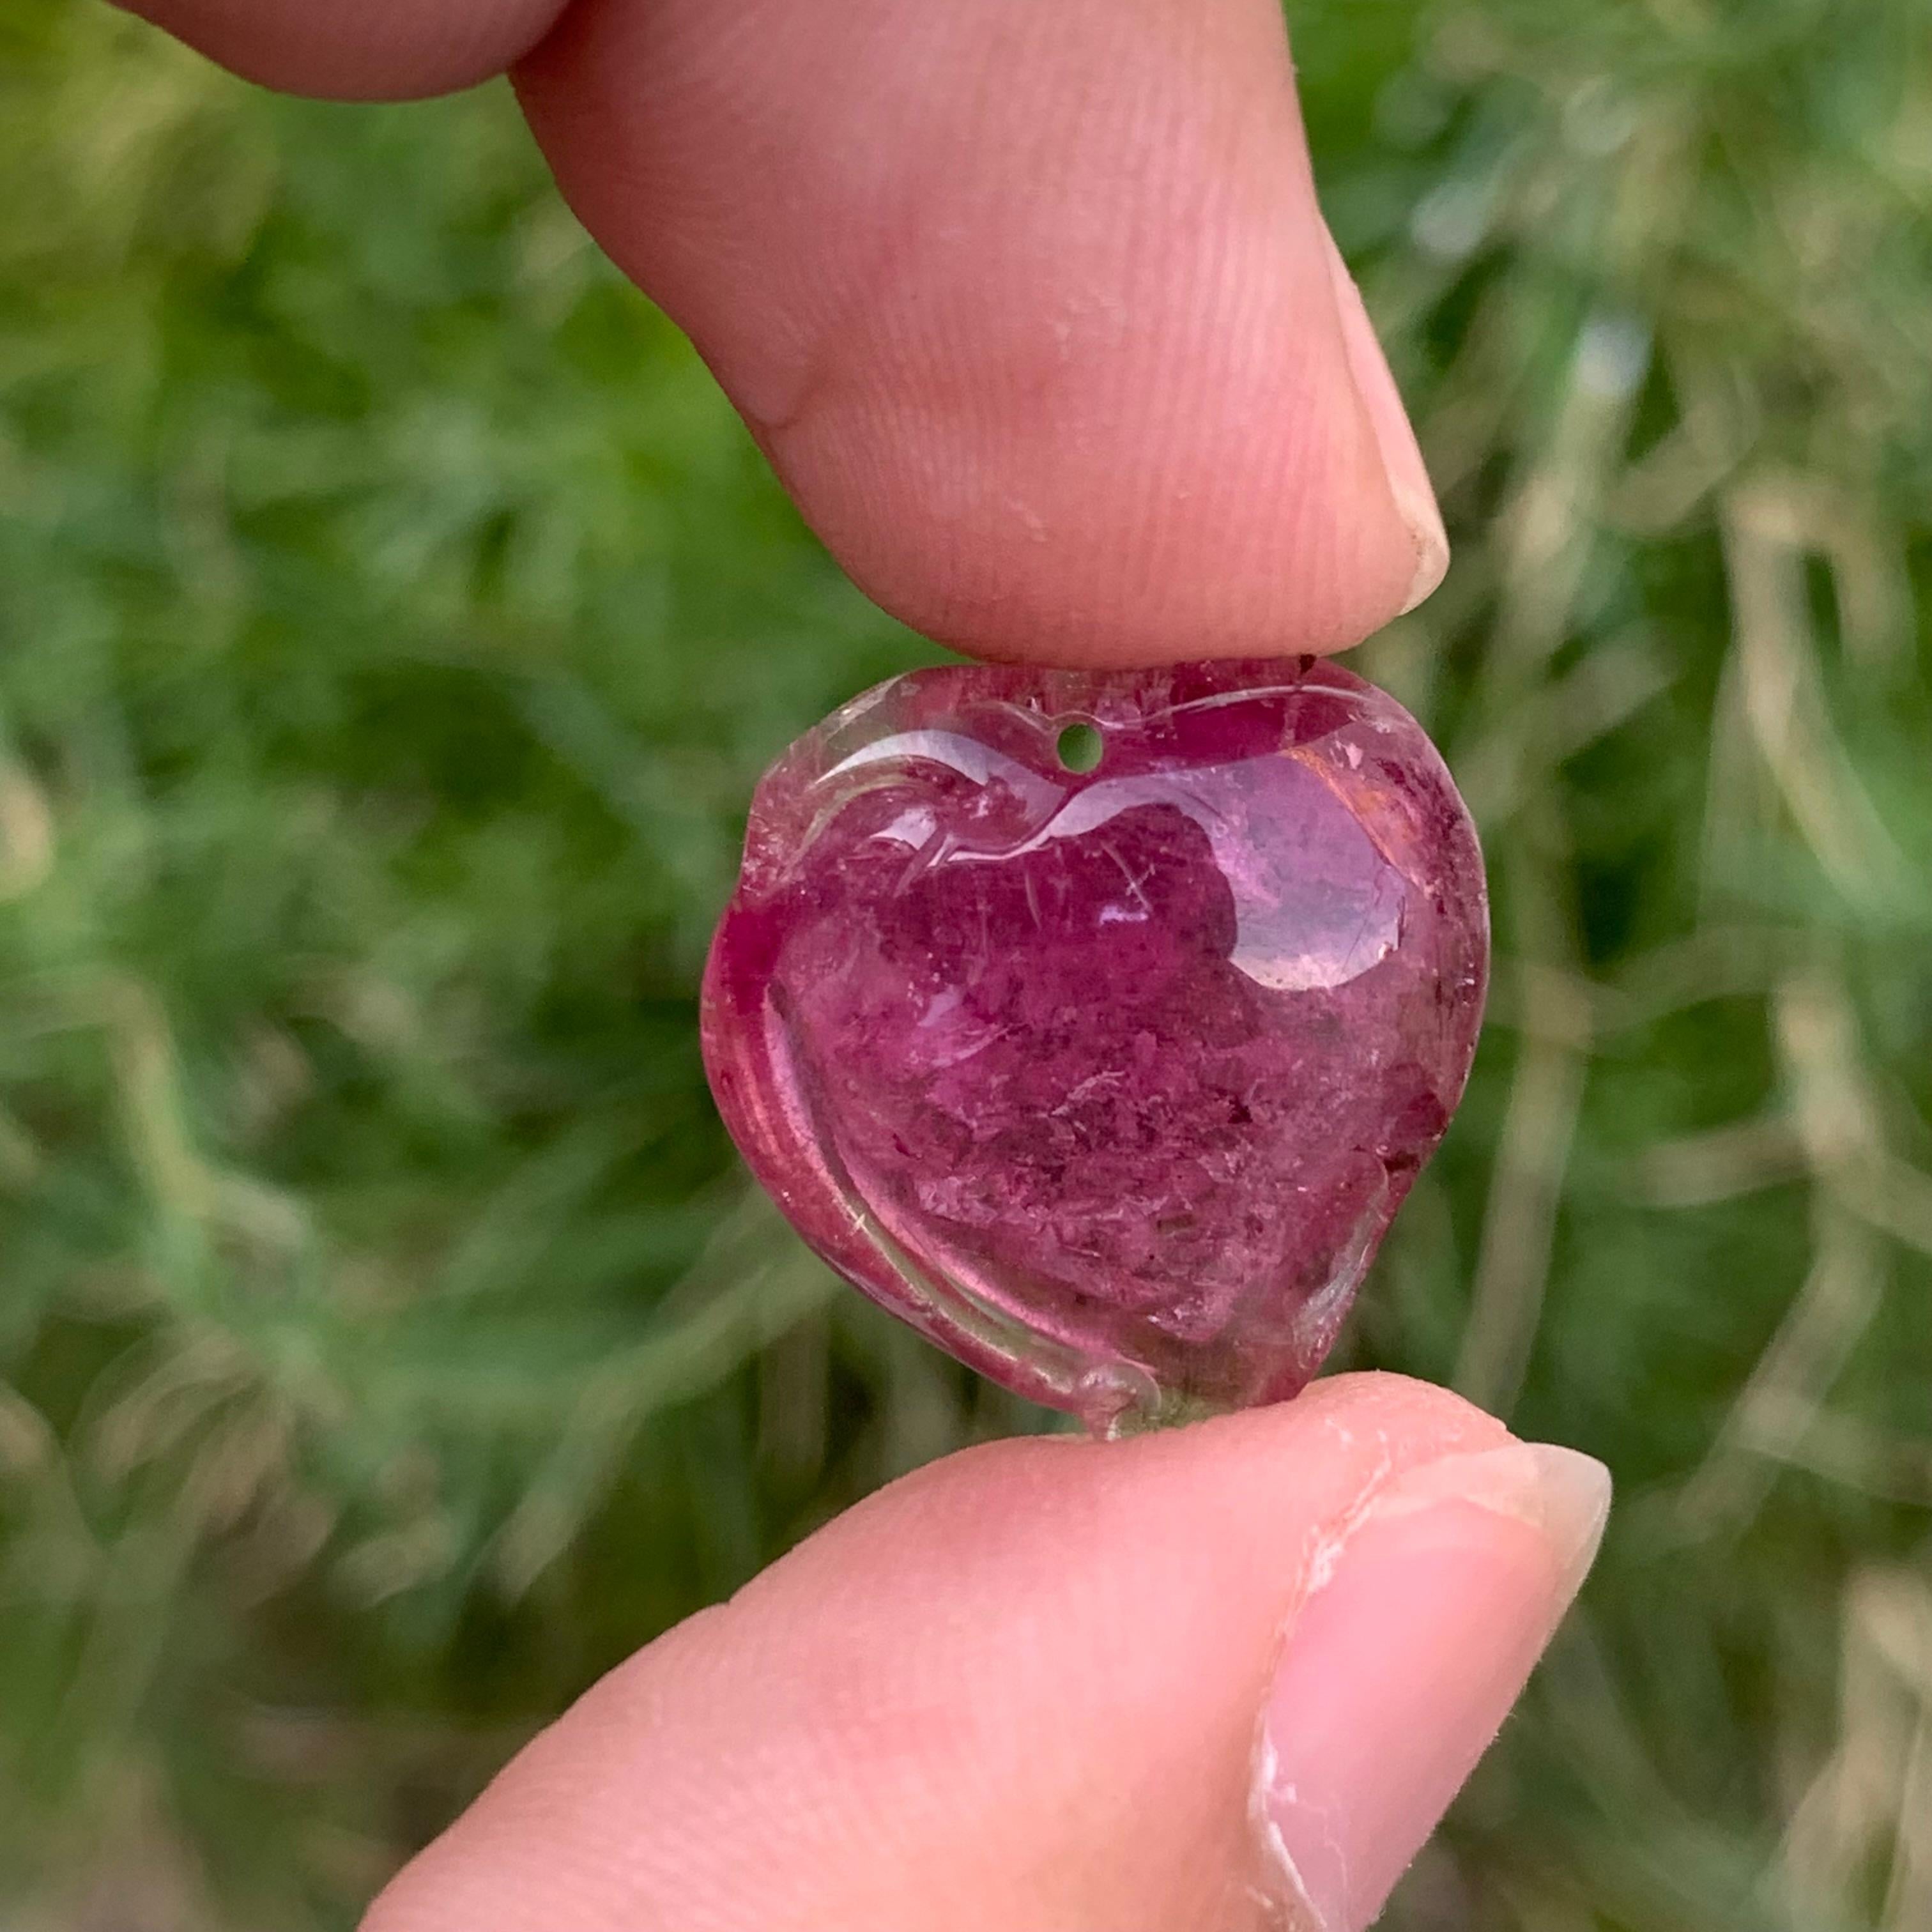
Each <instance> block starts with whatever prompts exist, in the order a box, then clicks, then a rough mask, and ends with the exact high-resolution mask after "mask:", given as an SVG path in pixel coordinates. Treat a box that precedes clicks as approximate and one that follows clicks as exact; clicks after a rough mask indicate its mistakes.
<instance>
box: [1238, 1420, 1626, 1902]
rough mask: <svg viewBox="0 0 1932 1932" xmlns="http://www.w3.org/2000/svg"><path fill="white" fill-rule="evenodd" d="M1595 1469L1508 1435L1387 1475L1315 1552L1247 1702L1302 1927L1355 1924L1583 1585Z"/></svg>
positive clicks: (1604, 1492)
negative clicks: (1269, 1668)
mask: <svg viewBox="0 0 1932 1932" xmlns="http://www.w3.org/2000/svg"><path fill="white" fill-rule="evenodd" d="M1609 1509H1610V1472H1609V1471H1608V1470H1607V1469H1605V1468H1604V1466H1603V1465H1602V1464H1601V1463H1598V1462H1597V1461H1595V1460H1593V1459H1592V1458H1591V1457H1588V1456H1583V1455H1580V1454H1577V1451H1574V1450H1572V1449H1559V1448H1552V1447H1550V1446H1549V1445H1544V1444H1541V1443H1526V1442H1517V1443H1511V1444H1510V1445H1508V1446H1507V1447H1505V1448H1500V1449H1492V1450H1487V1451H1483V1452H1481V1453H1480V1454H1473V1455H1460V1456H1449V1457H1443V1458H1442V1460H1439V1461H1437V1462H1434V1463H1427V1464H1424V1466H1421V1468H1419V1469H1413V1470H1411V1471H1410V1472H1408V1473H1407V1474H1406V1475H1404V1476H1403V1477H1400V1478H1398V1479H1397V1481H1394V1482H1393V1483H1391V1484H1390V1485H1389V1486H1388V1487H1387V1488H1386V1489H1385V1490H1382V1491H1380V1492H1379V1493H1378V1494H1377V1495H1376V1497H1375V1499H1373V1502H1371V1503H1370V1505H1369V1506H1368V1507H1367V1508H1366V1509H1365V1510H1364V1511H1363V1512H1362V1514H1361V1515H1360V1516H1359V1517H1357V1518H1356V1519H1355V1520H1354V1521H1352V1523H1349V1525H1348V1526H1346V1528H1345V1529H1343V1530H1342V1531H1341V1532H1339V1533H1338V1534H1337V1537H1336V1538H1335V1539H1334V1541H1331V1543H1330V1544H1328V1546H1327V1547H1325V1549H1324V1550H1322V1551H1321V1552H1319V1553H1318V1556H1317V1559H1316V1562H1315V1565H1314V1566H1313V1573H1312V1574H1311V1577H1310V1590H1309V1594H1308V1595H1307V1596H1306V1597H1305V1598H1304V1600H1303V1601H1302V1604H1301V1607H1300V1609H1299V1610H1298V1611H1297V1612H1296V1613H1295V1619H1294V1622H1293V1623H1292V1625H1291V1626H1290V1628H1289V1634H1288V1639H1287V1643H1286V1647H1285V1648H1284V1649H1283V1653H1282V1658H1281V1661H1280V1665H1279V1667H1277V1670H1276V1673H1275V1677H1274V1683H1273V1685H1271V1687H1270V1689H1269V1692H1268V1703H1267V1705H1266V1707H1265V1710H1264V1711H1263V1713H1262V1726H1261V1739H1260V1746H1259V1751H1258V1753H1257V1762H1256V1783H1255V1793H1254V1811H1255V1818H1256V1825H1257V1826H1258V1827H1259V1830H1260V1833H1261V1836H1262V1849H1263V1855H1264V1858H1265V1861H1266V1862H1267V1864H1268V1866H1269V1867H1270V1875H1271V1877H1272V1879H1274V1882H1275V1884H1276V1886H1277V1890H1278V1891H1280V1892H1281V1894H1283V1897H1284V1900H1285V1901H1286V1903H1287V1905H1288V1906H1289V1909H1290V1911H1291V1912H1292V1913H1298V1915H1299V1916H1298V1917H1296V1918H1293V1919H1292V1921H1291V1922H1292V1923H1294V1924H1296V1925H1297V1927H1298V1928H1299V1927H1301V1926H1303V1925H1304V1924H1305V1925H1306V1926H1307V1927H1308V1928H1309V1932H1362V1928H1364V1927H1366V1926H1367V1925H1368V1924H1370V1923H1371V1922H1372V1921H1373V1919H1374V1918H1375V1916H1376V1913H1377V1912H1379V1911H1380V1909H1382V1903H1383V1901H1384V1900H1385V1899H1386V1898H1387V1897H1388V1894H1389V1892H1390V1891H1391V1889H1392V1888H1394V1885H1395V1882H1396V1880H1397V1879H1398V1878H1400V1876H1402V1873H1403V1870H1405V1869H1406V1867H1407V1866H1408V1864H1409V1861H1410V1860H1411V1859H1412V1858H1414V1857H1415V1855H1416V1853H1417V1852H1418V1851H1420V1850H1421V1849H1422V1846H1423V1843H1424V1841H1425V1840H1426V1839H1427V1838H1428V1836H1429V1835H1430V1832H1432V1831H1433V1830H1434V1829H1435V1828H1436V1821H1437V1820H1439V1818H1440V1817H1442V1814H1443V1812H1444V1811H1446V1810H1447V1809H1448V1805H1449V1801H1450V1800H1451V1799H1452V1798H1453V1797H1454V1796H1455V1795H1456V1793H1457V1790H1458V1789H1459V1788H1460V1787H1461V1785H1462V1784H1463V1780H1464V1779H1465V1778H1467V1777H1468V1775H1469V1772H1471V1770H1472V1769H1474V1767H1475V1763H1476V1760H1478V1758H1479V1757H1481V1755H1482V1754H1483V1752H1484V1751H1485V1750H1486V1749H1487V1747H1488V1745H1489V1744H1490V1741H1491V1740H1492V1739H1493V1738H1494V1737H1495V1736H1496V1733H1497V1731H1498V1730H1499V1729H1500V1728H1501V1727H1502V1721H1503V1720H1504V1718H1505V1717H1506V1716H1508V1713H1509V1709H1510V1706H1511V1705H1512V1704H1513V1703H1515V1701H1516V1698H1517V1693H1518V1692H1519V1691H1520V1690H1521V1689H1522V1688H1523V1683H1524V1681H1525V1680H1526V1679H1527V1678H1528V1677H1529V1673H1530V1671H1531V1670H1532V1667H1534V1665H1535V1662H1536V1660H1537V1658H1538V1657H1539V1656H1540V1655H1541V1654H1542V1652H1543V1649H1544V1646H1546V1645H1547V1643H1549V1641H1550V1637H1552V1636H1553V1634H1554V1633H1555V1631H1556V1626H1557V1625H1558V1623H1559V1622H1560V1621H1561V1620H1562V1616H1563V1613H1564V1612H1565V1610H1567V1609H1568V1607H1569V1605H1570V1602H1571V1598H1574V1596H1575V1595H1576V1594H1577V1589H1578V1588H1579V1586H1580V1585H1581V1584H1582V1583H1583V1578H1584V1576H1585V1574H1586V1572H1587V1571H1589V1567H1590V1563H1591V1560H1592V1558H1593V1557H1594V1556H1595V1554H1596V1551H1597V1544H1598V1540H1599V1539H1600V1538H1601V1536H1602V1535H1603V1529H1604V1517H1605V1516H1606V1515H1607V1514H1608V1512H1609Z"/></svg>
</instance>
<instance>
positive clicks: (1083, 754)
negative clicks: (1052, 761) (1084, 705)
mask: <svg viewBox="0 0 1932 1932" xmlns="http://www.w3.org/2000/svg"><path fill="white" fill-rule="evenodd" d="M1054 749H1055V751H1057V752H1058V754H1060V763H1061V769H1063V770H1065V771H1070V772H1079V773H1081V774H1082V775H1085V773H1087V772H1091V771H1096V770H1097V769H1099V768H1100V754H1101V751H1102V750H1103V745H1102V744H1101V742H1100V732H1099V730H1097V728H1096V727H1094V726H1093V725H1091V724H1088V723H1087V722H1086V721H1085V719H1084V718H1083V719H1081V720H1079V721H1076V722H1075V723H1073V724H1069V725H1067V727H1065V728H1064V730H1062V731H1061V734H1060V736H1059V737H1058V739H1055V742H1054Z"/></svg>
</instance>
